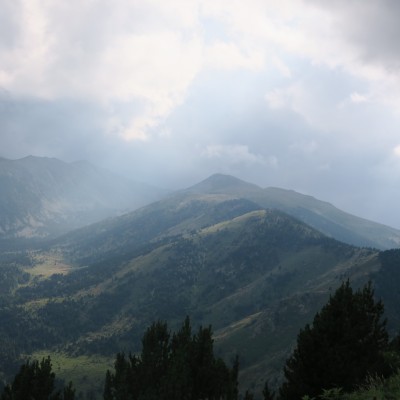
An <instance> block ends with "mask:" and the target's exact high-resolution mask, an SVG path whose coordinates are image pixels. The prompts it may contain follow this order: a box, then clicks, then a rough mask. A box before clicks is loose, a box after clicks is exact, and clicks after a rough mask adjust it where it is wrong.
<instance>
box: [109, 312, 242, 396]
mask: <svg viewBox="0 0 400 400" xmlns="http://www.w3.org/2000/svg"><path fill="white" fill-rule="evenodd" d="M142 345H143V347H142V352H141V354H140V356H138V357H135V356H130V357H129V359H127V358H126V357H125V356H124V354H123V353H122V354H120V353H119V354H117V358H116V361H115V364H114V368H115V372H114V373H112V372H110V371H108V372H107V374H106V379H105V383H104V392H103V398H104V400H122V399H124V400H125V399H126V400H128V399H129V400H136V399H140V400H153V399H154V400H155V399H157V400H170V399H174V400H187V399H191V400H200V399H210V400H219V399H224V400H237V397H238V391H237V388H238V381H237V378H238V368H239V362H238V359H236V361H235V364H234V366H233V368H232V369H230V368H228V367H227V366H226V364H225V363H224V361H223V360H221V359H219V358H216V357H215V356H214V350H213V339H212V331H211V327H208V328H202V327H200V328H199V330H198V332H197V333H196V334H192V328H191V326H190V320H189V318H186V319H185V321H184V323H183V324H182V327H181V329H180V330H179V331H178V332H177V333H174V334H173V335H172V336H171V334H170V333H169V331H168V327H167V324H166V323H163V322H157V323H155V324H153V325H152V326H151V327H150V328H149V329H147V331H146V333H145V334H144V336H143V340H142Z"/></svg>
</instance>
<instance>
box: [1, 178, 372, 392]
mask: <svg viewBox="0 0 400 400" xmlns="http://www.w3.org/2000/svg"><path fill="white" fill-rule="evenodd" d="M231 182H234V180H233V181H232V180H231ZM228 186H229V185H228ZM234 186H235V185H234ZM196 190H197V189H196ZM3 255H4V257H7V259H6V258H4V261H3V263H2V265H0V267H1V268H0V271H1V272H2V273H3V277H2V278H3V279H2V280H0V281H1V282H3V287H2V293H3V296H2V297H1V296H0V337H1V338H2V339H1V340H0V356H1V357H0V358H3V359H9V358H10V357H11V356H10V355H9V354H10V352H12V354H19V353H24V354H33V355H34V354H35V352H37V351H39V350H40V351H42V352H43V351H44V350H45V351H47V352H58V353H59V352H60V351H61V352H62V354H67V355H69V357H77V356H82V355H86V356H88V355H89V356H92V357H98V356H99V355H101V356H103V357H112V356H113V355H114V354H115V353H116V352H117V351H119V350H125V351H136V350H137V349H138V348H139V346H140V338H141V336H142V334H143V332H144V330H145V328H146V327H147V326H148V325H149V324H150V323H151V322H153V321H155V320H158V319H161V320H167V321H168V322H169V325H170V326H171V327H172V328H176V327H177V325H178V324H180V322H181V321H182V319H183V318H184V317H185V316H186V315H190V316H191V317H192V319H193V324H194V325H199V324H203V325H208V324H212V326H213V329H214V331H215V340H216V346H217V349H218V350H217V351H218V354H219V355H221V356H222V357H224V358H225V359H226V360H227V361H229V360H230V359H231V358H232V357H234V355H235V354H236V353H238V354H239V355H240V360H241V383H242V387H248V386H250V385H256V387H257V388H258V387H261V386H262V384H263V382H264V380H265V379H266V378H267V377H268V378H269V379H270V380H271V381H272V382H277V381H278V380H279V379H280V376H281V368H282V365H283V363H284V361H285V359H286V357H287V356H288V355H289V354H290V349H291V348H292V346H293V344H294V342H295V338H296V335H297V332H298V330H299V329H300V328H301V327H302V326H304V324H305V323H307V322H309V321H310V320H311V319H312V317H313V315H314V314H315V312H316V311H317V310H318V309H319V308H320V307H321V306H322V304H323V303H324V302H325V301H326V299H327V298H328V296H329V294H330V293H331V292H332V290H334V289H335V288H336V287H337V286H338V285H340V283H341V282H342V280H343V279H346V278H347V277H351V278H352V280H353V282H354V283H355V284H361V283H363V282H365V280H367V279H368V276H369V275H368V274H369V273H370V272H371V273H372V272H374V271H377V270H379V268H380V262H379V257H378V253H377V252H376V251H374V250H371V249H359V248H356V247H353V246H351V245H348V244H344V243H341V242H338V241H336V240H334V239H332V238H329V237H327V236H325V235H324V234H322V233H321V232H319V231H317V230H315V229H314V228H312V227H310V226H308V225H306V224H304V223H303V222H301V221H299V220H298V219H295V218H293V217H291V216H289V215H288V214H285V213H283V212H281V211H279V210H274V209H268V210H267V209H263V208H262V207H260V206H259V205H257V204H256V203H254V202H252V201H250V200H247V199H241V198H232V196H231V195H226V194H220V193H209V194H204V193H200V194H197V193H194V191H193V190H192V191H190V193H189V192H180V193H176V194H174V195H171V196H169V197H168V198H166V199H164V200H161V201H159V202H156V203H153V204H151V205H149V206H146V207H143V208H141V209H139V210H137V211H134V212H132V213H130V214H127V215H123V216H120V217H117V218H114V219H110V220H107V221H102V222H100V223H97V224H94V225H91V226H88V227H85V228H82V229H80V230H78V231H74V232H70V233H68V234H67V235H65V236H62V237H59V238H57V239H56V240H55V241H53V242H51V244H49V245H48V247H47V248H43V249H42V250H40V251H39V250H29V251H26V252H23V251H22V252H21V251H20V252H15V253H12V252H6V253H4V254H3ZM6 293H8V295H4V294H6ZM61 315H62V318H60V316H61ZM11 316H12V317H11ZM2 322H4V323H2Z"/></svg>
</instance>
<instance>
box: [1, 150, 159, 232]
mask: <svg viewBox="0 0 400 400" xmlns="http://www.w3.org/2000/svg"><path fill="white" fill-rule="evenodd" d="M0 187H1V191H0V239H5V238H18V237H20V238H21V237H22V238H31V237H46V236H48V235H57V234H60V233H64V232H67V231H69V230H72V229H76V228H79V227H82V226H84V225H87V224H90V223H93V222H96V221H100V220H101V219H104V218H106V217H110V216H115V215H118V214H121V213H122V212H127V211H130V210H134V209H136V208H138V207H140V206H143V205H145V204H148V203H149V202H151V201H152V200H155V199H158V198H160V197H161V195H162V194H163V193H162V192H161V191H160V190H157V189H155V188H152V187H150V186H147V185H145V184H139V183H135V182H131V181H129V180H128V179H124V178H122V177H119V176H116V175H114V174H112V173H110V172H108V171H106V170H102V169H100V168H96V167H94V166H93V165H91V164H89V163H87V162H83V161H82V162H75V163H65V162H62V161H60V160H57V159H54V158H53V159H50V158H41V157H32V156H29V157H25V158H22V159H20V160H7V159H4V158H2V159H0Z"/></svg>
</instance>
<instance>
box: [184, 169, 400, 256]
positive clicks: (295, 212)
mask: <svg viewBox="0 0 400 400" xmlns="http://www.w3.org/2000/svg"><path fill="white" fill-rule="evenodd" d="M184 192H185V193H196V194H219V195H228V196H232V197H236V198H244V199H248V200H250V201H253V202H254V203H256V204H258V205H259V206H260V207H263V208H275V209H278V210H281V211H284V212H286V213H288V214H289V215H292V216H294V217H296V218H298V219H299V220H301V221H303V222H305V223H306V224H308V225H310V226H312V227H314V228H315V229H317V230H319V231H321V232H323V233H324V234H326V235H327V236H330V237H332V238H335V239H337V240H340V241H343V242H345V243H350V244H353V245H355V246H367V247H375V248H379V249H390V248H393V247H399V246H400V230H398V229H394V228H391V227H389V226H385V225H382V224H379V223H376V222H372V221H368V220H366V219H363V218H359V217H356V216H354V215H351V214H349V213H346V212H344V211H341V210H339V209H338V208H336V207H334V206H333V205H332V204H330V203H327V202H324V201H320V200H318V199H315V198H314V197H312V196H307V195H303V194H300V193H297V192H295V191H293V190H286V189H280V188H275V187H268V188H265V189H262V188H260V187H259V186H257V185H254V184H250V183H247V182H244V181H242V180H240V179H237V178H234V177H232V176H229V175H222V174H216V175H213V176H211V177H210V178H208V179H206V180H204V181H202V182H200V183H199V184H197V185H194V186H192V187H190V188H189V189H187V190H185V191H184Z"/></svg>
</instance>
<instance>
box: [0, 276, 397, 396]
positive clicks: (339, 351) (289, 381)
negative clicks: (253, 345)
mask: <svg viewBox="0 0 400 400" xmlns="http://www.w3.org/2000/svg"><path fill="white" fill-rule="evenodd" d="M386 325H387V321H386V319H385V318H384V304H383V303H382V302H381V301H380V300H376V299H375V294H374V290H373V287H372V284H371V282H370V283H368V284H366V285H365V286H364V287H362V288H360V289H357V290H354V289H353V288H352V287H351V285H350V282H349V281H348V280H347V281H345V282H343V283H342V285H341V286H340V287H339V288H338V289H337V290H336V291H335V293H334V294H333V295H332V296H331V297H330V299H329V301H328V302H327V303H326V304H325V306H324V307H323V308H322V309H321V310H320V311H319V312H318V313H317V314H316V315H315V317H314V320H313V322H312V323H311V324H307V325H306V326H305V327H304V328H303V329H301V330H300V332H299V334H298V338H297V345H296V347H295V349H294V350H293V352H292V354H291V356H290V357H289V358H288V359H287V361H286V365H285V367H284V380H283V382H282V383H281V385H280V387H278V388H273V389H276V391H275V390H273V389H272V388H271V385H270V383H269V382H268V380H266V381H265V386H264V389H263V391H262V393H253V391H252V390H251V389H249V388H242V390H241V391H240V390H239V382H238V374H239V369H240V355H237V356H236V357H235V358H234V359H232V360H231V363H230V365H228V364H227V363H226V362H225V361H224V360H223V359H221V358H219V357H217V356H216V355H215V352H214V340H213V337H212V328H211V326H208V327H205V328H204V327H202V326H200V327H199V328H198V330H197V331H193V328H192V325H191V321H190V319H189V317H187V318H186V319H185V320H184V321H183V323H182V325H181V327H180V328H179V329H178V330H177V331H176V332H171V330H170V329H169V327H168V324H167V323H166V322H163V321H157V322H154V323H153V324H152V325H151V326H150V327H148V328H147V330H146V332H145V333H144V335H143V337H142V341H141V342H142V349H141V352H140V353H137V354H133V353H129V354H125V353H124V352H119V353H117V355H116V357H115V361H114V368H113V369H112V370H108V371H107V372H106V373H105V376H104V385H103V388H104V389H103V396H102V398H103V400H123V399H124V400H125V399H126V400H130V399H131V400H151V399H154V400H155V399H159V400H163V399H164V400H168V399H171V400H172V399H176V400H180V399H182V400H185V399H190V400H201V399H209V400H220V399H221V400H222V399H224V400H237V399H247V400H251V399H258V398H263V399H265V400H272V399H274V398H275V399H277V400H306V399H320V400H328V399H332V400H334V399H338V400H339V399H343V400H351V399H361V398H363V397H360V396H368V393H372V392H373V393H374V396H375V397H374V398H375V399H377V400H378V399H390V398H396V397H395V396H396V393H397V392H396V388H395V387H393V386H395V384H394V382H396V379H397V380H399V381H400V377H398V375H397V373H398V370H399V368H400V344H399V343H400V336H397V337H394V338H392V339H391V340H389V335H388V332H387V329H386ZM249 340H251V338H249ZM360 388H361V389H360ZM75 392H76V391H75V389H74V386H73V383H72V382H69V384H68V385H62V384H60V383H58V387H57V386H56V384H55V373H54V372H53V371H52V365H51V360H50V358H49V357H48V358H43V359H42V360H41V361H40V362H39V361H36V360H34V361H29V360H28V361H27V362H26V363H25V364H23V365H22V366H21V367H20V370H19V372H18V373H17V374H16V376H15V377H14V380H13V381H12V382H10V383H9V384H7V385H6V386H5V388H4V389H3V393H2V395H1V400H25V399H28V398H32V399H36V400H48V399H53V400H73V399H75V398H76V394H75ZM390 396H392V397H390ZM393 396H394V397H393Z"/></svg>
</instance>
